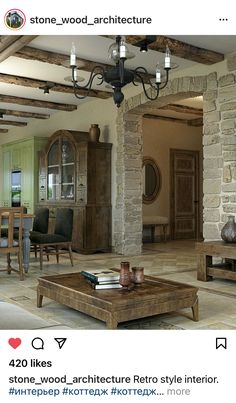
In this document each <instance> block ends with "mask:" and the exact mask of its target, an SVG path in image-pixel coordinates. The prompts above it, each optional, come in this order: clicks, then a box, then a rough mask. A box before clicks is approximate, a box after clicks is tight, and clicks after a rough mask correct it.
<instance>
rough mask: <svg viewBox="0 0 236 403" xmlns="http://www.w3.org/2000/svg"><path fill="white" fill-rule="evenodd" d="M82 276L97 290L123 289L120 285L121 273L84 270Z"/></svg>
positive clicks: (108, 270)
mask: <svg viewBox="0 0 236 403" xmlns="http://www.w3.org/2000/svg"><path fill="white" fill-rule="evenodd" d="M81 274H82V276H84V277H85V278H86V280H88V281H89V283H90V284H91V285H92V287H93V288H94V289H95V290H104V289H107V288H122V286H121V285H120V283H119V279H120V273H118V272H116V271H113V270H112V269H97V270H95V269H94V270H83V271H81Z"/></svg>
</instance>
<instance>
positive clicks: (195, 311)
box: [192, 297, 199, 322]
mask: <svg viewBox="0 0 236 403" xmlns="http://www.w3.org/2000/svg"><path fill="white" fill-rule="evenodd" d="M192 313H193V320H194V321H195V322H198V321H199V306H198V297H197V299H196V301H195V302H194V304H193V306H192Z"/></svg>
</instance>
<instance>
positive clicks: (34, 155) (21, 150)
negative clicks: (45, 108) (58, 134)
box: [0, 137, 47, 213]
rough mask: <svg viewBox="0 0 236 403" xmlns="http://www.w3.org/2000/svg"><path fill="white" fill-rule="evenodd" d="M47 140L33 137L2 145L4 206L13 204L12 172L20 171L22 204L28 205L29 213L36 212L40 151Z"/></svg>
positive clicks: (2, 199) (2, 204)
mask: <svg viewBox="0 0 236 403" xmlns="http://www.w3.org/2000/svg"><path fill="white" fill-rule="evenodd" d="M46 142H47V138H44V137H33V138H30V139H25V140H21V141H17V142H13V143H7V144H4V145H2V184H3V192H2V194H1V195H0V201H1V206H2V207H11V206H12V190H13V188H14V184H13V183H12V181H13V179H12V178H13V176H12V172H20V181H21V191H20V200H21V205H22V206H25V207H27V211H28V212H29V213H33V212H34V207H35V204H36V203H37V201H38V172H39V151H40V150H42V149H43V148H44V147H45V144H46Z"/></svg>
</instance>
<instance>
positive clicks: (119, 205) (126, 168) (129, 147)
mask: <svg viewBox="0 0 236 403" xmlns="http://www.w3.org/2000/svg"><path fill="white" fill-rule="evenodd" d="M117 135H118V142H117V162H116V174H117V179H116V180H117V196H116V206H115V210H114V211H115V212H114V214H113V236H114V238H113V239H114V248H115V252H116V253H120V254H124V255H133V254H136V253H141V248H142V220H141V217H142V149H143V139H142V116H139V115H135V114H123V113H119V114H118V119H117Z"/></svg>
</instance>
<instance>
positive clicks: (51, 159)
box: [47, 137, 75, 201]
mask: <svg viewBox="0 0 236 403" xmlns="http://www.w3.org/2000/svg"><path fill="white" fill-rule="evenodd" d="M47 199H48V200H50V201H59V200H68V201H69V200H70V201H74V200H75V150H74V146H73V144H72V143H71V142H70V141H69V140H68V139H67V138H63V137H61V138H59V139H57V140H56V141H55V142H54V143H53V144H52V146H51V148H50V150H49V152H48V167H47Z"/></svg>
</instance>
